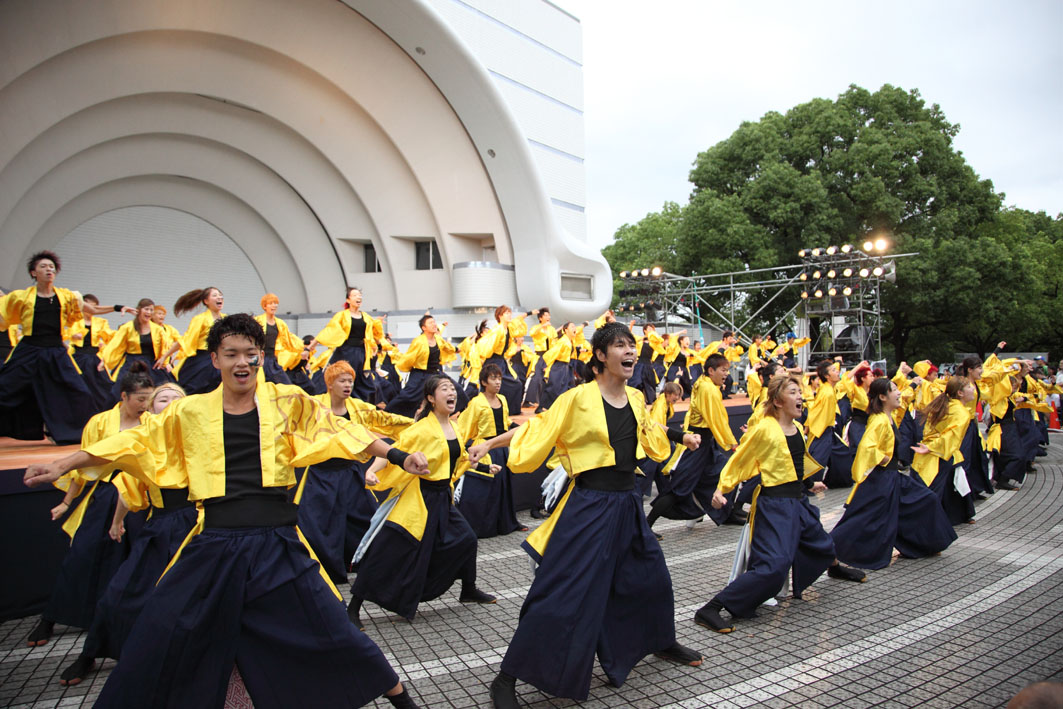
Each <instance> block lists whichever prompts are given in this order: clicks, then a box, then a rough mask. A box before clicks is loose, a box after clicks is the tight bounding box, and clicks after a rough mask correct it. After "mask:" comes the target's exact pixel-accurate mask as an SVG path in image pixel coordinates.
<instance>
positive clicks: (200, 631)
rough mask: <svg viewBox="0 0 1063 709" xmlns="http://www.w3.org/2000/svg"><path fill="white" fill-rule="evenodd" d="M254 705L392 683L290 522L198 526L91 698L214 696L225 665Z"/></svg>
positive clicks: (131, 701) (262, 708) (157, 701)
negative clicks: (97, 694)
mask: <svg viewBox="0 0 1063 709" xmlns="http://www.w3.org/2000/svg"><path fill="white" fill-rule="evenodd" d="M234 663H235V665H236V666H237V667H238V668H239V670H240V675H241V676H242V677H243V680H244V685H245V686H246V687H247V691H248V694H250V695H251V700H252V701H253V702H254V704H255V706H256V707H259V709H269V708H270V707H277V708H278V709H279V708H281V707H293V706H303V705H305V704H306V703H307V702H308V701H311V702H312V703H313V704H315V705H318V706H330V707H360V706H362V705H364V704H367V703H369V702H370V701H372V700H373V699H374V698H376V697H379V696H380V695H382V694H383V693H384V692H386V691H387V690H389V689H391V688H392V687H394V686H395V684H396V683H397V682H398V677H397V676H396V674H395V672H394V670H392V669H391V666H390V665H389V664H388V661H387V660H386V659H385V658H384V655H383V653H381V652H380V649H379V648H378V647H377V646H376V644H375V643H374V642H373V641H372V640H370V639H369V636H367V635H366V634H365V633H362V632H361V631H359V630H358V628H356V627H355V626H354V624H352V623H351V622H350V620H349V619H348V618H347V613H346V610H345V608H344V606H343V602H342V601H341V600H340V599H339V598H337V597H336V595H335V594H334V593H333V590H332V589H331V588H329V586H328V584H327V583H326V582H325V580H324V579H323V578H322V577H321V574H320V572H319V567H318V564H317V562H315V561H314V560H313V559H312V558H311V557H310V554H309V553H308V552H307V549H306V546H304V545H303V543H302V542H301V541H300V540H299V537H298V535H297V533H296V531H295V528H294V527H244V528H239V529H207V530H206V531H204V532H203V533H201V534H199V535H197V536H195V537H194V538H193V539H192V540H191V541H190V542H189V543H188V545H187V546H185V548H184V549H183V550H182V552H181V557H180V559H178V561H177V562H176V563H175V564H174V565H173V567H171V568H170V570H169V571H168V572H167V573H166V575H165V576H163V577H162V580H161V581H160V582H159V585H158V586H156V588H155V592H154V593H153V594H152V595H151V597H150V599H149V600H148V603H147V605H146V606H145V607H144V610H143V612H142V613H141V614H140V617H139V618H138V619H137V622H136V624H135V625H134V627H133V631H132V633H131V634H130V635H129V639H128V640H127V641H126V646H125V647H124V648H123V653H122V661H121V662H119V663H118V666H117V667H116V668H115V669H114V670H113V671H112V672H111V675H110V677H108V678H107V684H106V685H104V688H103V692H102V693H101V694H100V698H99V700H98V702H97V704H96V706H97V707H103V708H105V709H106V708H107V707H130V709H134V708H135V709H140V708H141V707H220V706H222V705H223V703H224V701H225V693H226V689H227V688H228V685H229V677H230V675H231V674H232V669H233V664H234Z"/></svg>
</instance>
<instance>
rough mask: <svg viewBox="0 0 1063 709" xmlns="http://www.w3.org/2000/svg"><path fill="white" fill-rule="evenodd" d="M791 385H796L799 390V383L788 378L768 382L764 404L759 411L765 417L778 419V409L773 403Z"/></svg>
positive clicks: (777, 378)
mask: <svg viewBox="0 0 1063 709" xmlns="http://www.w3.org/2000/svg"><path fill="white" fill-rule="evenodd" d="M791 384H794V385H796V386H797V387H798V388H799V389H800V387H801V384H800V383H798V382H796V381H794V380H793V379H791V378H790V377H774V378H772V379H769V380H768V392H767V394H766V395H765V397H764V403H763V404H761V411H762V413H763V414H764V415H765V416H771V417H772V418H774V419H777V418H779V407H778V406H776V405H775V401H776V399H779V398H781V397H782V393H783V390H784V389H786V387H788V386H790V385H791Z"/></svg>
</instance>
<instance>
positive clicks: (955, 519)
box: [912, 457, 974, 525]
mask: <svg viewBox="0 0 1063 709" xmlns="http://www.w3.org/2000/svg"><path fill="white" fill-rule="evenodd" d="M934 460H936V461H937V464H938V473H937V475H935V476H934V479H933V480H932V481H931V482H930V485H929V487H930V490H931V491H932V492H933V493H934V494H935V495H937V498H938V501H939V502H940V503H941V507H942V509H944V510H945V515H946V516H947V517H948V518H949V522H950V523H952V524H954V525H956V524H962V523H963V522H966V521H967V520H970V519H974V498H973V497H972V495H971V494H970V493H967V494H966V495H961V494H960V493H959V492H958V491H957V490H956V486H955V485H954V484H953V482H952V476H953V474H954V472H955V470H956V466H955V465H953V464H952V463H951V462H949V461H944V460H942V459H941V458H937V457H935V458H934ZM912 479H913V480H918V482H919V483H920V484H922V483H923V478H922V477H920V476H919V473H917V472H914V471H913V473H912Z"/></svg>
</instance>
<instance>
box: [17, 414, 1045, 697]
mask: <svg viewBox="0 0 1063 709" xmlns="http://www.w3.org/2000/svg"><path fill="white" fill-rule="evenodd" d="M847 492H848V491H845V490H831V491H829V492H828V493H827V494H826V495H825V497H824V498H823V499H820V500H818V501H817V504H818V505H819V506H820V509H821V510H822V513H823V514H822V516H823V522H824V525H825V526H826V527H827V528H828V529H829V528H830V527H832V526H833V525H834V523H835V522H837V520H838V519H839V517H840V515H841V511H842V504H843V502H844V501H845V497H846V495H847ZM521 519H522V520H523V521H524V522H525V523H528V524H534V523H535V520H531V519H530V518H529V517H528V516H527V515H526V514H522V515H521ZM659 526H660V531H661V532H663V534H664V540H663V541H662V542H661V544H662V546H663V547H664V552H665V555H666V557H667V559H668V566H669V569H670V571H671V574H672V580H673V583H674V592H675V607H676V616H675V617H676V629H677V632H678V636H679V640H680V642H682V643H683V644H685V645H688V646H690V647H693V648H695V649H698V650H700V651H701V652H702V653H703V654H704V655H705V662H704V664H703V665H702V666H701V667H698V668H688V667H679V666H676V665H674V664H671V663H669V662H666V661H664V660H660V659H657V658H653V657H651V658H648V659H647V660H645V661H643V662H642V663H640V664H639V665H638V666H637V667H636V668H635V670H634V671H633V672H632V674H631V676H630V677H629V678H628V681H627V683H626V684H625V685H624V686H623V687H622V688H620V689H616V688H614V687H612V686H610V685H608V684H607V683H606V680H605V678H604V675H603V674H602V673H601V671H600V670H598V669H597V668H596V670H595V674H594V677H593V679H592V681H591V694H590V698H589V699H588V700H587V701H585V702H582V703H577V702H573V701H569V700H559V699H552V698H549V697H546V696H545V695H543V694H541V693H539V692H537V691H536V690H535V689H533V688H532V687H530V686H528V685H526V684H523V683H518V685H517V689H518V695H519V698H520V700H521V701H522V702H523V703H525V704H527V705H528V706H531V707H563V706H584V707H609V708H613V707H690V708H692V707H721V708H722V707H748V706H767V707H789V706H796V707H821V706H822V707H828V706H845V707H868V706H884V707H915V706H919V707H953V706H964V707H993V706H1003V705H1004V704H1005V703H1006V702H1007V701H1008V699H1009V698H1010V697H1011V696H1013V695H1014V694H1015V692H1017V691H1018V690H1019V689H1021V688H1022V687H1024V686H1026V685H1027V684H1030V683H1032V682H1035V681H1039V680H1046V679H1052V680H1055V681H1063V602H1061V599H1063V437H1061V436H1056V435H1053V446H1052V448H1051V449H1050V453H1049V457H1048V458H1040V459H1039V464H1038V470H1037V472H1036V473H1034V474H1032V475H1030V476H1028V478H1027V483H1026V484H1025V485H1024V486H1023V489H1021V490H1019V491H1018V492H998V493H997V494H996V495H994V496H993V497H991V498H990V499H988V500H987V501H985V502H980V503H979V508H978V517H977V523H976V524H973V525H961V528H960V529H958V530H957V531H958V532H959V535H960V538H959V540H958V541H957V542H955V543H954V544H953V545H952V547H951V548H950V549H948V550H947V551H946V552H945V553H944V555H943V556H941V557H936V558H931V559H922V560H904V559H901V560H896V561H895V562H894V564H893V565H892V566H890V567H889V568H887V569H883V570H881V571H875V572H871V573H869V574H868V580H867V583H864V584H854V583H851V582H845V581H838V580H834V579H829V578H827V577H826V576H824V577H823V578H822V579H821V580H820V581H819V582H817V583H816V584H815V586H813V588H812V589H810V590H808V591H806V592H805V597H804V599H803V600H784V601H782V602H780V604H779V605H778V606H777V607H776V608H762V609H761V611H760V615H759V617H758V618H757V619H755V620H751V621H745V622H740V623H739V624H738V627H737V630H736V631H735V632H734V633H732V634H730V635H718V634H716V633H711V632H709V631H707V630H705V629H704V628H701V627H699V626H697V625H695V624H694V623H693V622H692V620H691V618H692V616H693V614H694V611H695V609H697V608H698V607H699V606H700V605H702V604H703V603H704V602H705V601H707V600H708V599H709V598H711V597H712V595H713V594H714V593H715V592H716V591H718V590H719V589H720V588H721V587H722V586H723V585H724V584H725V583H726V581H727V576H728V574H729V572H730V569H731V564H732V560H733V554H734V549H735V543H736V541H737V539H738V536H739V532H740V528H739V527H719V528H717V527H714V526H713V525H712V523H711V522H708V521H706V522H704V523H701V524H698V525H696V526H695V527H694V529H687V528H686V526H685V525H684V524H683V523H681V522H670V523H669V522H666V521H662V523H659ZM524 536H526V534H525V533H514V534H511V535H509V536H507V537H502V538H495V539H488V540H485V541H483V542H481V545H480V553H479V578H480V581H479V585H480V587H481V588H483V589H484V590H487V591H489V592H491V593H494V594H496V595H497V596H498V597H499V601H498V604H497V605H489V606H465V605H462V604H460V603H458V600H457V587H456V586H455V589H454V590H453V592H451V593H448V594H446V595H445V596H444V597H443V598H441V599H438V600H436V601H432V602H430V603H425V604H422V606H421V611H420V613H419V614H418V616H417V618H416V620H415V621H414V622H413V623H408V622H406V621H405V620H402V619H400V618H397V617H395V616H393V615H391V614H389V613H386V612H384V611H382V610H381V609H380V608H378V607H376V606H374V605H372V604H366V608H365V610H363V617H367V622H366V631H367V632H368V633H369V634H370V635H371V636H372V637H373V639H374V640H376V642H377V643H378V644H380V646H381V647H382V648H383V649H384V651H385V652H386V653H387V654H388V656H389V658H390V659H391V661H392V663H393V664H394V665H395V666H396V667H397V668H398V671H399V674H400V676H401V677H402V678H403V680H404V681H407V682H408V684H409V686H410V687H411V690H412V693H413V695H414V696H415V697H416V698H417V700H418V701H419V703H420V705H421V706H423V707H486V706H490V702H489V699H488V696H487V686H488V684H489V683H490V681H491V678H492V677H493V676H494V674H495V673H496V672H497V670H498V665H499V662H500V661H501V659H502V655H503V653H504V652H505V649H506V645H507V643H508V642H509V639H510V636H511V635H512V633H513V629H514V627H515V626H516V623H517V617H518V614H519V612H520V605H521V601H522V600H523V598H524V595H525V593H526V591H527V589H528V585H529V583H530V581H531V568H530V566H529V562H528V558H527V556H526V554H525V553H524V552H523V551H521V550H520V548H519V543H520V541H521V540H522V539H523V537H524ZM13 571H14V570H9V572H13ZM16 578H17V576H15V575H14V574H13V575H12V576H10V577H9V578H8V579H7V583H12V582H16ZM342 590H343V591H344V592H345V595H346V594H347V593H348V592H349V590H348V589H346V588H344V589H342ZM661 592H662V593H667V590H666V589H662V590H661ZM35 620H36V619H33V618H27V619H23V620H19V621H10V622H7V623H4V624H2V625H0V657H2V658H3V659H2V664H0V706H18V707H81V706H85V707H88V706H91V704H92V702H93V701H94V699H95V697H96V696H97V695H98V694H99V692H100V689H101V687H102V686H103V682H104V681H105V679H106V677H107V674H108V672H109V670H110V668H112V667H113V666H114V663H113V662H112V661H110V660H108V661H107V662H106V663H104V665H103V669H102V670H101V671H99V672H96V673H93V674H91V675H90V676H89V678H88V679H87V680H86V681H85V682H84V683H82V684H81V685H79V686H77V687H71V688H69V689H64V688H62V687H60V686H59V684H58V678H59V673H60V672H61V671H62V669H63V668H64V667H65V666H66V665H67V664H68V663H70V662H71V661H72V660H73V659H74V658H75V657H76V655H77V650H78V649H79V648H80V647H81V634H80V633H78V632H74V631H72V630H67V629H66V628H64V627H62V626H58V627H57V631H58V634H57V635H56V636H55V638H54V639H53V640H52V642H50V643H49V644H48V645H45V646H44V647H40V648H33V649H30V648H27V647H25V644H24V639H25V637H26V635H27V634H28V633H29V631H30V629H31V628H32V627H33V624H34V622H35ZM557 642H558V643H559V644H560V643H564V642H565V639H564V638H557ZM307 699H308V705H307V706H308V707H309V706H313V700H312V697H308V698H307ZM377 706H389V705H388V704H387V702H384V701H378V702H377Z"/></svg>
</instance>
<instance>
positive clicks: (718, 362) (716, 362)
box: [705, 352, 727, 369]
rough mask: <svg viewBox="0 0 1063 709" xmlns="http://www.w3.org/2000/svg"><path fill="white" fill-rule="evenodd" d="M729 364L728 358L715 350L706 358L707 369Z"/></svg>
mask: <svg viewBox="0 0 1063 709" xmlns="http://www.w3.org/2000/svg"><path fill="white" fill-rule="evenodd" d="M725 364H727V358H726V357H724V356H723V355H722V354H720V353H719V352H713V353H712V354H711V355H709V356H708V357H706V358H705V369H719V368H720V367H722V366H723V365H725Z"/></svg>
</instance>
